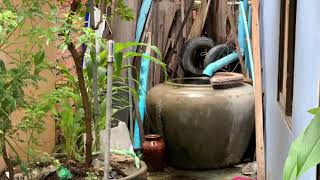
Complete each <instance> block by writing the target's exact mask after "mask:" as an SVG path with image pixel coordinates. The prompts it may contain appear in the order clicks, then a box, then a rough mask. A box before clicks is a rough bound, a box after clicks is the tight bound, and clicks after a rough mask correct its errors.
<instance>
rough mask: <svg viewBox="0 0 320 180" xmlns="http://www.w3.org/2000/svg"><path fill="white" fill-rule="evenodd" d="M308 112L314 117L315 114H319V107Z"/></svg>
mask: <svg viewBox="0 0 320 180" xmlns="http://www.w3.org/2000/svg"><path fill="white" fill-rule="evenodd" d="M308 112H309V113H311V114H313V115H316V114H318V113H320V107H317V108H313V109H310V110H309V111H308Z"/></svg>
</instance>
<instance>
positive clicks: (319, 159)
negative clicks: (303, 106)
mask: <svg viewBox="0 0 320 180" xmlns="http://www.w3.org/2000/svg"><path fill="white" fill-rule="evenodd" d="M309 112H310V113H311V114H313V115H314V118H313V119H312V120H311V122H310V124H309V125H308V127H307V128H306V129H305V130H304V131H303V132H302V133H301V134H300V135H299V136H298V137H297V139H296V140H295V141H294V142H293V143H292V145H291V147H290V150H289V155H288V158H287V160H286V163H285V167H284V173H283V179H284V180H294V179H296V178H297V177H299V176H301V175H302V174H303V173H305V172H306V171H308V170H309V169H311V168H312V167H314V166H316V165H317V164H319V163H320V156H319V154H320V131H319V127H320V108H315V109H311V110H310V111H309Z"/></svg>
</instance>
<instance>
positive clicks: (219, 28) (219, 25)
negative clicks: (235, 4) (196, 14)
mask: <svg viewBox="0 0 320 180" xmlns="http://www.w3.org/2000/svg"><path fill="white" fill-rule="evenodd" d="M227 2H228V1H227V0H215V1H213V2H212V5H211V7H210V11H209V17H208V21H209V23H208V34H209V37H211V38H213V39H214V40H215V41H216V43H218V44H223V43H225V42H227V21H226V17H227V14H228V10H229V6H228V4H227Z"/></svg>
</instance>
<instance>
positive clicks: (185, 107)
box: [147, 78, 254, 169]
mask: <svg viewBox="0 0 320 180" xmlns="http://www.w3.org/2000/svg"><path fill="white" fill-rule="evenodd" d="M227 79H228V78H227ZM227 84H228V83H227ZM147 114H148V117H149V120H150V121H151V126H152V127H154V128H155V129H156V131H157V133H160V134H161V135H162V137H164V138H165V141H166V146H167V153H168V154H167V155H168V164H169V165H171V166H174V167H177V168H182V169H215V168H223V167H227V166H231V165H234V164H237V163H239V162H240V161H241V159H242V157H243V155H244V153H245V151H246V149H247V147H248V144H249V141H250V138H251V135H252V134H253V130H254V92H253V87H252V86H251V85H249V84H246V83H243V82H241V81H237V82H235V81H232V80H231V81H230V83H229V84H228V85H227V86H218V85H217V86H215V87H213V86H212V85H211V84H210V79H209V78H184V79H173V80H170V81H167V82H165V83H163V84H160V85H157V86H155V87H154V88H152V89H151V90H150V91H149V93H148V96H147Z"/></svg>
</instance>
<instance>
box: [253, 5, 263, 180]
mask: <svg viewBox="0 0 320 180" xmlns="http://www.w3.org/2000/svg"><path fill="white" fill-rule="evenodd" d="M251 3H252V48H253V60H254V77H255V86H254V88H255V119H256V121H255V124H256V156H257V173H258V175H257V179H259V180H265V153H264V152H265V150H264V125H263V123H264V122H263V104H262V103H263V102H262V78H261V76H262V75H261V60H260V21H259V17H260V16H259V8H260V7H259V5H260V4H259V3H260V2H259V0H252V1H251Z"/></svg>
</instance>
